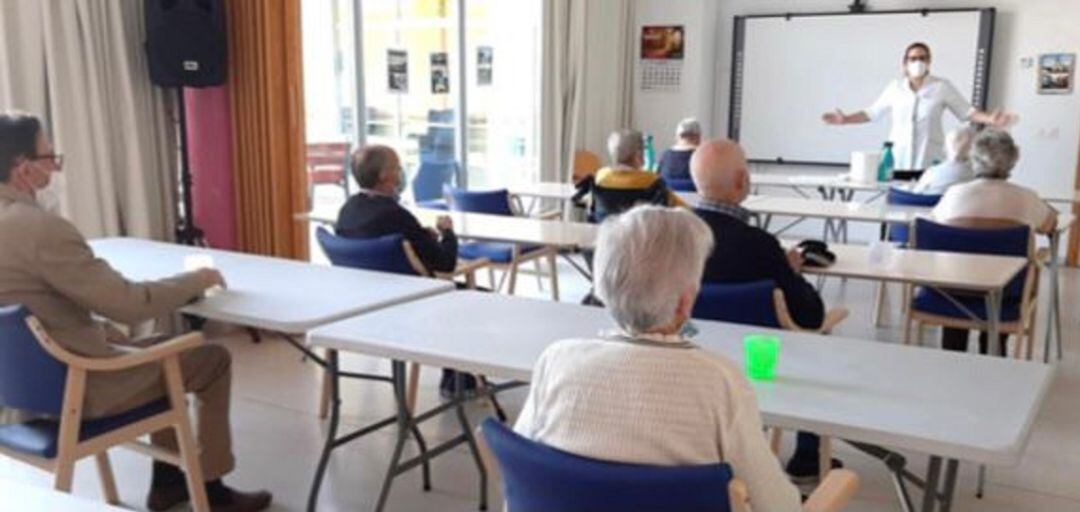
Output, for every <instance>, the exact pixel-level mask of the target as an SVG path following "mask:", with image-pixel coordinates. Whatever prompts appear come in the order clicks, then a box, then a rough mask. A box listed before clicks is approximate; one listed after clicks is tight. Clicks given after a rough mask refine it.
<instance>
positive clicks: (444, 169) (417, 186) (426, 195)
mask: <svg viewBox="0 0 1080 512" xmlns="http://www.w3.org/2000/svg"><path fill="white" fill-rule="evenodd" d="M421 156H423V155H421ZM457 172H458V164H457V162H455V161H453V160H449V161H429V160H424V159H421V161H420V167H419V168H417V170H416V176H414V177H413V180H412V191H413V200H415V201H416V202H417V203H420V202H424V201H432V200H437V199H442V196H443V187H444V186H445V185H447V184H449V183H452V182H453V180H454V176H455V175H456V174H457Z"/></svg>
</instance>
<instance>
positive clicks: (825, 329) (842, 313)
mask: <svg viewBox="0 0 1080 512" xmlns="http://www.w3.org/2000/svg"><path fill="white" fill-rule="evenodd" d="M850 313H851V312H850V311H848V309H847V308H836V309H830V310H829V311H826V312H825V319H824V320H823V321H822V322H821V327H820V328H818V330H817V332H819V333H821V334H829V333H831V332H832V330H833V329H834V328H836V326H837V325H838V324H839V323H840V322H843V321H844V319H845V318H847V317H848V315H849V314H850Z"/></svg>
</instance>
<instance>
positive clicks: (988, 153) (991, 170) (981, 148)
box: [971, 128, 1020, 180]
mask: <svg viewBox="0 0 1080 512" xmlns="http://www.w3.org/2000/svg"><path fill="white" fill-rule="evenodd" d="M1019 159H1020V148H1018V147H1016V142H1014V141H1013V138H1012V135H1009V132H1007V131H1004V130H999V129H997V128H987V129H985V130H983V131H982V132H981V133H979V135H977V136H976V137H975V140H974V141H972V142H971V169H972V170H973V171H975V176H976V177H978V178H991V179H998V180H1007V179H1009V175H1010V174H1011V173H1012V169H1013V166H1015V165H1016V161H1017V160H1019Z"/></svg>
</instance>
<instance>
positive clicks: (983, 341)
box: [941, 327, 1009, 354]
mask: <svg viewBox="0 0 1080 512" xmlns="http://www.w3.org/2000/svg"><path fill="white" fill-rule="evenodd" d="M970 332H971V331H969V330H967V329H957V328H955V327H945V328H944V329H942V330H941V348H944V349H945V350H952V351H954V352H966V351H967V347H968V334H969V333H970ZM987 338H988V335H987V333H986V331H980V332H979V353H980V354H985V353H986V348H987ZM999 338H1000V339H999V340H998V353H999V354H1005V340H1007V339H1009V335H1008V334H1000V335H999Z"/></svg>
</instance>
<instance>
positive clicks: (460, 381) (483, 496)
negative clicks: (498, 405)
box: [454, 372, 501, 510]
mask: <svg viewBox="0 0 1080 512" xmlns="http://www.w3.org/2000/svg"><path fill="white" fill-rule="evenodd" d="M455 379H456V380H457V382H456V384H457V389H456V390H455V395H457V396H456V397H455V398H456V399H457V407H455V408H454V409H455V410H456V412H457V418H458V423H459V424H460V425H461V433H462V434H464V435H465V442H466V443H467V444H468V445H469V452H471V453H472V456H473V461H475V462H476V470H477V471H478V472H479V473H480V510H487V506H488V502H487V498H488V475H487V467H486V466H484V459H483V458H482V457H481V456H480V448H479V447H478V446H477V445H476V437H475V436H474V435H473V428H472V425H470V424H469V417H468V416H466V415H465V396H464V393H465V392H464V388H465V375H464V374H462V373H461V372H457V374H456V375H455ZM493 396H494V395H493ZM500 412H501V411H500Z"/></svg>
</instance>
